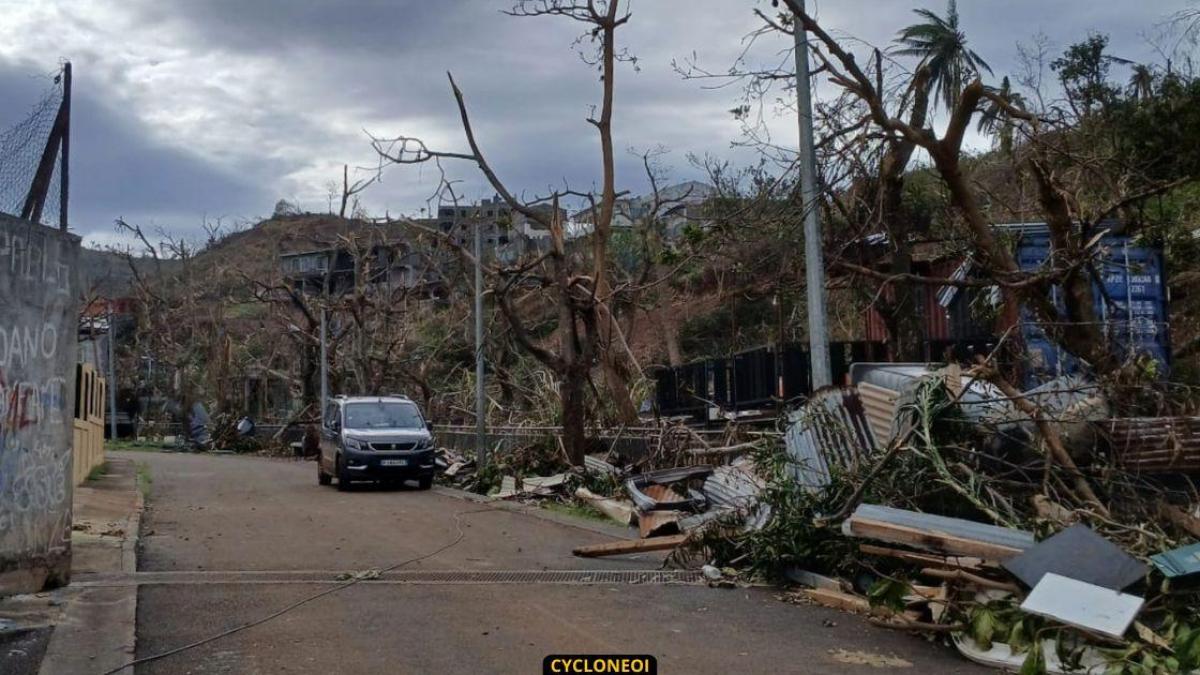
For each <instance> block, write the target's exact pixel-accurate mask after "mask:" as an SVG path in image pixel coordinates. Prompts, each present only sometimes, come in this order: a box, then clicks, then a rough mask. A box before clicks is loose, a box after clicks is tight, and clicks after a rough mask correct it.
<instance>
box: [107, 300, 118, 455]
mask: <svg viewBox="0 0 1200 675" xmlns="http://www.w3.org/2000/svg"><path fill="white" fill-rule="evenodd" d="M110 302H111V301H110ZM116 338H117V324H116V323H115V322H114V321H113V312H112V305H109V308H108V384H107V386H108V434H109V438H111V439H112V440H113V441H114V442H116V440H117V366H116V361H115V359H113V342H115V341H116Z"/></svg>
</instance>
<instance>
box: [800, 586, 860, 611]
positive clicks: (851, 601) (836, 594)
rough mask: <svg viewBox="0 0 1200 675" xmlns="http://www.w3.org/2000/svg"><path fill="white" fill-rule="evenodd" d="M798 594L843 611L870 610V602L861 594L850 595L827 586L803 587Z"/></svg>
mask: <svg viewBox="0 0 1200 675" xmlns="http://www.w3.org/2000/svg"><path fill="white" fill-rule="evenodd" d="M800 594H801V595H803V596H804V597H806V598H808V599H809V600H812V601H813V602H815V603H817V604H818V605H822V606H824V607H831V608H833V609H840V610H842V611H844V612H863V613H869V612H870V611H871V602H870V601H869V600H867V599H866V598H864V597H862V596H861V595H850V594H849V593H843V592H841V591H835V590H832V589H829V588H805V589H802V590H801V591H800Z"/></svg>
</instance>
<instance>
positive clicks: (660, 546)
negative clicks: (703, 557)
mask: <svg viewBox="0 0 1200 675" xmlns="http://www.w3.org/2000/svg"><path fill="white" fill-rule="evenodd" d="M685 541H687V535H686V534H674V535H671V536H668V537H651V538H649V539H627V540H622V541H614V542H609V543H607V544H593V545H591V546H580V547H578V548H576V549H575V550H573V551H571V552H572V553H574V554H575V555H577V556H580V557H583V558H599V557H603V556H608V555H624V554H626V553H642V552H645V551H667V550H670V549H673V548H677V547H678V546H679V545H681V544H683V543H684V542H685Z"/></svg>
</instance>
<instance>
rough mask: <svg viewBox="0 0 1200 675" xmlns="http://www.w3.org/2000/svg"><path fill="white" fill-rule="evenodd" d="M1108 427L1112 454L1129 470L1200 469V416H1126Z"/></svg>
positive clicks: (1173, 470) (1159, 471)
mask: <svg viewBox="0 0 1200 675" xmlns="http://www.w3.org/2000/svg"><path fill="white" fill-rule="evenodd" d="M1105 427H1106V430H1107V431H1108V434H1109V438H1110V440H1111V442H1112V449H1113V454H1114V455H1115V456H1116V458H1117V461H1118V462H1119V463H1120V464H1121V466H1123V467H1125V468H1126V469H1129V470H1130V471H1138V472H1144V473H1164V472H1168V473H1170V472H1177V471H1188V472H1195V471H1200V417H1123V418H1118V419H1113V420H1110V421H1108V422H1107V423H1106V424H1105Z"/></svg>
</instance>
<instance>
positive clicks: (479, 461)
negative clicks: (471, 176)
mask: <svg viewBox="0 0 1200 675" xmlns="http://www.w3.org/2000/svg"><path fill="white" fill-rule="evenodd" d="M482 232H483V224H482V223H476V224H475V466H478V467H482V466H483V465H484V464H485V463H486V462H487V439H486V435H485V431H484V424H485V420H484V415H485V414H486V412H487V408H486V403H487V401H486V399H485V397H484V393H483V234H482Z"/></svg>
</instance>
